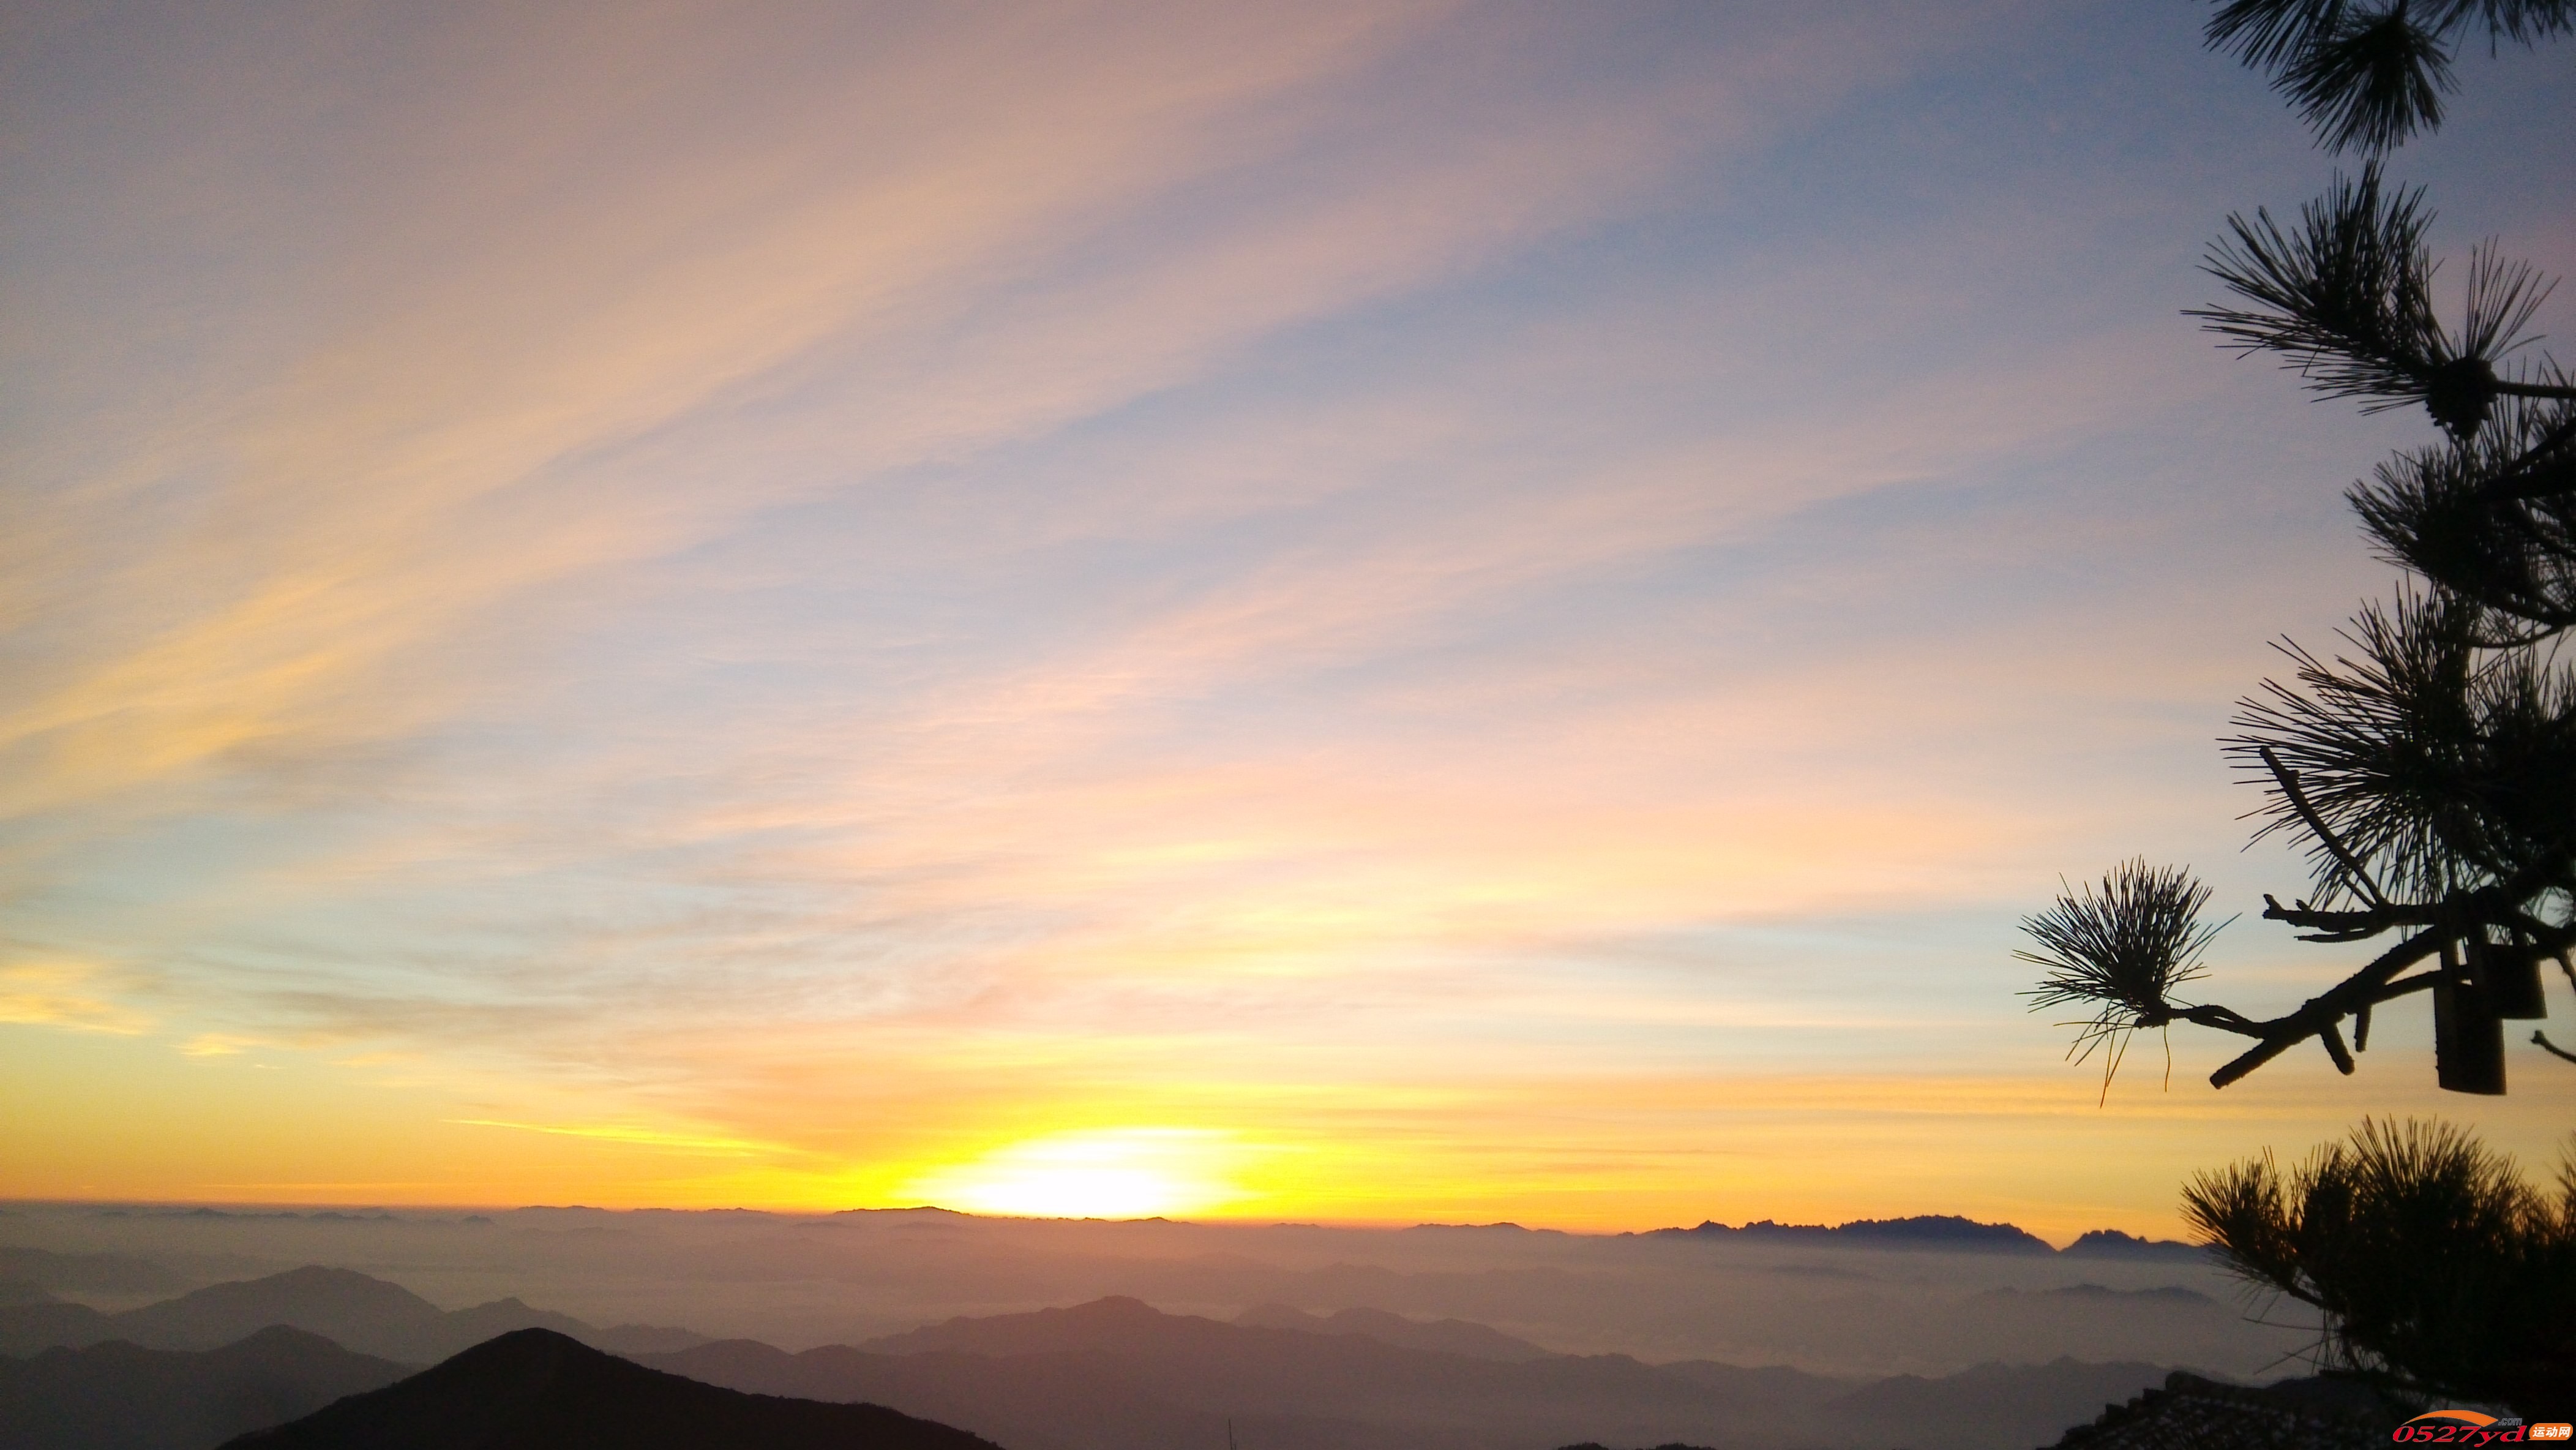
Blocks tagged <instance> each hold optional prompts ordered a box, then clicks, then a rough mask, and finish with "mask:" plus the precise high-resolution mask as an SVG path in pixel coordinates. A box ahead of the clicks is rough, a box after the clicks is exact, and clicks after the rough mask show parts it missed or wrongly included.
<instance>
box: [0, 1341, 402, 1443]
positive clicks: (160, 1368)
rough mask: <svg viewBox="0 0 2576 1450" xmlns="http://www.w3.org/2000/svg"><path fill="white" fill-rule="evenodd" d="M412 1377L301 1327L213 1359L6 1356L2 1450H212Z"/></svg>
mask: <svg viewBox="0 0 2576 1450" xmlns="http://www.w3.org/2000/svg"><path fill="white" fill-rule="evenodd" d="M404 1373H406V1371H405V1368H404V1367H403V1366H401V1365H398V1364H393V1363H389V1362H387V1361H385V1360H381V1359H375V1358H371V1357H369V1356H367V1355H363V1354H352V1353H350V1352H349V1351H347V1350H345V1349H342V1348H341V1347H340V1346H338V1345H336V1344H333V1343H332V1342H331V1341H329V1340H327V1339H324V1338H322V1337H321V1336H319V1335H314V1334H307V1333H305V1332H304V1331H303V1330H300V1329H286V1328H274V1329H263V1330H261V1331H260V1332H259V1333H257V1334H254V1335H252V1336H251V1337H250V1338H248V1339H245V1340H242V1341H241V1342H240V1343H238V1344H231V1345H226V1346H225V1347H223V1348H221V1349H216V1350H210V1351H207V1352H205V1353H201V1354H200V1353H190V1352H187V1351H183V1350H167V1349H144V1348H141V1347H139V1346H136V1345H132V1344H100V1345H94V1346H92V1347H90V1348H87V1349H49V1350H46V1351H45V1352H44V1353H42V1354H39V1355H36V1356H35V1357H33V1358H31V1359H23V1360H22V1359H0V1450H203V1447H205V1446H209V1445H214V1444H217V1443H219V1442H221V1441H223V1440H226V1439H229V1438H231V1437H233V1436H235V1435H239V1434H242V1433H243V1432H245V1431H249V1430H258V1429H264V1428H266V1427H268V1426H271V1425H278V1424H283V1423H284V1422H286V1421H288V1420H293V1419H296V1418H299V1417H301V1416H304V1415H309V1414H311V1413H313V1412H314V1411H315V1410H318V1409H320V1408H322V1407H323V1406H324V1405H327V1404H329V1403H331V1402H332V1401H333V1400H336V1399H339V1398H340V1397H341V1396H343V1395H353V1394H357V1393H359V1392H361V1391H363V1390H372V1389H375V1388H378V1387H379V1386H382V1385H388V1384H391V1383H393V1382H394V1381H395V1380H397V1379H400V1378H402V1376H403V1375H404Z"/></svg>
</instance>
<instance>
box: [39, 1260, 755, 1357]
mask: <svg viewBox="0 0 2576 1450" xmlns="http://www.w3.org/2000/svg"><path fill="white" fill-rule="evenodd" d="M272 1325H286V1326H289V1327H291V1328H295V1329H301V1330H304V1331H306V1332H307V1333H311V1334H318V1335H321V1336H322V1337H324V1338H326V1339H328V1340H330V1341H332V1342H333V1343H335V1344H338V1345H341V1346H343V1347H345V1348H348V1349H353V1350H356V1351H358V1352H359V1353H362V1354H370V1355H375V1356H377V1357H379V1358H383V1359H389V1360H396V1361H400V1362H403V1363H408V1364H434V1363H436V1362H438V1361H440V1360H443V1359H445V1358H447V1357H448V1356H450V1355H452V1354H455V1353H457V1352H458V1351H460V1350H463V1349H466V1348H469V1347H471V1346H473V1345H476V1344H480V1343H482V1342H483V1341H485V1340H487V1339H490V1338H492V1337H493V1336H495V1335H499V1334H506V1333H508V1332H510V1331H512V1330H516V1329H550V1330H553V1331H555V1332H556V1333H559V1334H563V1335H567V1336H569V1337H571V1338H574V1339H577V1340H581V1341H583V1342H584V1343H588V1344H592V1345H595V1346H597V1347H598V1348H601V1349H605V1350H609V1351H612V1352H616V1351H626V1350H633V1351H639V1352H641V1351H659V1350H672V1349H681V1348H686V1347H687V1346H688V1345H690V1344H696V1343H703V1342H704V1341H705V1336H704V1335H699V1334H692V1333H690V1332H689V1331H688V1330H685V1329H667V1328H659V1327H655V1326H650V1325H621V1326H618V1327H616V1328H613V1329H600V1328H597V1327H595V1326H593V1325H590V1324H586V1323H584V1322H582V1321H581V1320H578V1319H575V1318H573V1317H572V1316H571V1315H569V1314H557V1313H554V1312H552V1311H549V1310H544V1309H532V1308H530V1307H528V1306H527V1305H526V1304H523V1303H521V1302H519V1301H518V1300H517V1299H496V1300H494V1301H492V1302H491V1303H489V1304H477V1305H475V1306H473V1307H472V1308H468V1309H458V1310H453V1311H448V1310H442V1309H440V1308H439V1307H438V1306H437V1305H435V1304H432V1303H430V1302H429V1301H428V1300H426V1299H423V1298H421V1297H420V1296H419V1295H417V1294H414V1293H413V1292H411V1291H410V1290H409V1289H406V1288H403V1287H402V1286H401V1285H399V1284H391V1283H387V1282H386V1281H384V1280H382V1279H378V1278H373V1277H371V1276H369V1275H366V1274H361V1273H359V1272H357V1271H356V1270H354V1269H332V1268H324V1267H321V1266H319V1265H307V1266H305V1267H303V1268H300V1269H289V1270H287V1271H286V1272H285V1273H282V1274H271V1275H269V1276H267V1277H266V1278H260V1279H243V1280H236V1281H234V1282H231V1283H224V1284H210V1285H208V1286H207V1287H205V1288H202V1289H197V1290H192V1291H191V1292H189V1293H186V1294H182V1295H180V1296H179V1297H177V1298H175V1299H164V1300H162V1301H160V1302H159V1303H156V1304H146V1305H144V1306H143V1307H142V1308H139V1309H129V1310H126V1311H124V1312H123V1313H120V1314H103V1313H101V1312H99V1311H98V1310H96V1309H92V1308H90V1307H89V1306H87V1305H85V1304H65V1303H46V1302H37V1303H20V1304H9V1305H0V1354H32V1353H35V1352H36V1351H39V1350H44V1349H53V1348H65V1349H77V1348H82V1347H84V1346H88V1345H93V1344H103V1343H106V1342H108V1341H110V1340H123V1341H125V1342H127V1343H131V1344H136V1345H140V1346H143V1347H144V1348H147V1349H174V1350H208V1349H215V1348H218V1347H220V1346H223V1345H227V1344H231V1343H234V1342H235V1341H238V1340H241V1339H244V1338H247V1337H249V1336H250V1335H252V1334H254V1333H257V1332H258V1331H260V1330H262V1329H266V1328H269V1327H270V1326H272Z"/></svg>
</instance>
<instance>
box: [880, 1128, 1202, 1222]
mask: <svg viewBox="0 0 2576 1450" xmlns="http://www.w3.org/2000/svg"><path fill="white" fill-rule="evenodd" d="M1231 1149H1232V1145H1231V1144H1230V1143H1229V1142H1228V1141H1227V1139H1226V1137H1225V1135H1223V1134H1219V1133H1210V1132H1205V1131H1201V1130H1196V1129H1189V1128H1118V1129H1110V1130H1106V1131H1099V1132H1082V1133H1059V1134H1056V1135H1054V1136H1051V1137H1045V1138H1031V1139H1027V1140H1025V1141H1023V1142H1018V1143H1013V1144H1011V1145H1009V1146H1008V1147H1004V1148H1000V1149H996V1150H995V1151H993V1152H991V1153H988V1154H986V1155H984V1156H983V1157H981V1158H978V1159H976V1160H974V1161H973V1162H969V1163H960V1164H955V1165H951V1166H948V1167H943V1168H935V1169H932V1170H931V1171H930V1172H928V1173H925V1174H923V1175H921V1176H920V1177H918V1178H915V1179H913V1180H912V1181H911V1182H910V1183H909V1184H907V1185H906V1186H905V1190H904V1191H905V1195H906V1196H907V1197H912V1198H918V1199H919V1200H921V1201H922V1202H925V1203H932V1204H936V1205H938V1206H939V1207H942V1208H954V1209H962V1210H965V1211H967V1212H971V1213H990V1214H1004V1215H1009V1216H1012V1217H1018V1218H1152V1217H1155V1216H1157V1215H1161V1214H1178V1213H1198V1212H1203V1211H1205V1210H1207V1209H1210V1208H1213V1207H1216V1206H1218V1205H1219V1204H1222V1203H1224V1202H1225V1201H1227V1200H1228V1199H1231V1198H1235V1197H1238V1196H1240V1195H1239V1192H1238V1190H1237V1189H1236V1188H1235V1186H1234V1185H1233V1184H1232V1183H1230V1182H1228V1181H1227V1180H1226V1178H1225V1176H1224V1163H1225V1161H1226V1159H1227V1158H1229V1157H1230V1156H1231Z"/></svg>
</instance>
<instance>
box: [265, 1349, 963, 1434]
mask: <svg viewBox="0 0 2576 1450" xmlns="http://www.w3.org/2000/svg"><path fill="white" fill-rule="evenodd" d="M734 1447H744V1450H751V1447H757V1450H997V1447H995V1446H994V1445H993V1444H992V1442H990V1441H988V1440H983V1439H979V1438H977V1437H976V1436H973V1435H969V1434H967V1433H966V1432H965V1431H962V1430H955V1429H951V1428H949V1427H948V1426H946V1425H940V1424H934V1423H932V1422H930V1421H928V1420H919V1419H915V1418H913V1417H912V1416H910V1415H905V1414H900V1413H898V1412H896V1411H893V1410H889V1409H887V1408H885V1407H884V1406H882V1405H847V1404H841V1405H834V1404H819V1403H817V1402H815V1401H812V1400H791V1399H780V1398H777V1397H774V1396H769V1395H756V1394H744V1393H742V1392H740V1391H736V1390H729V1389H722V1388H719V1387H717V1386H714V1385H709V1384H701V1383H699V1382H697V1381H695V1380H689V1379H683V1378H681V1377H680V1376H678V1375H675V1374H665V1373H662V1372H660V1371H658V1370H652V1369H647V1368H645V1367H644V1366H642V1365H639V1364H634V1363H632V1362H629V1361H627V1360H623V1359H619V1358H617V1357H616V1356H614V1355H609V1354H603V1353H601V1352H600V1351H598V1350H595V1349H592V1348H590V1347H589V1346H588V1345H585V1344H583V1343H581V1342H580V1341H578V1340H575V1339H571V1338H568V1337H566V1336H564V1335H561V1334H557V1333H555V1332H553V1331H552V1330H546V1329H521V1330H517V1331H514V1332H512V1333H509V1334H504V1335H502V1336H501V1337H499V1338H498V1339H493V1340H489V1341H487V1342H485V1343H482V1344H478V1345H476V1346H474V1347H473V1348H472V1349H469V1350H466V1351H465V1352H464V1353H462V1354H459V1355H457V1356H455V1357H454V1358H452V1359H449V1360H447V1361H446V1362H445V1363H443V1364H440V1365H438V1366H437V1367H436V1368H434V1369H427V1370H423V1371H422V1372H420V1373H419V1374H416V1375H413V1376H411V1377H410V1378H409V1379H405V1380H401V1381H399V1382H397V1383H395V1384H391V1385H387V1386H385V1387H384V1388H382V1389H378V1390H371V1391H369V1392H367V1393H365V1394H360V1395H353V1396H351V1397H349V1398H347V1399H344V1400H341V1401H339V1402H338V1403H336V1404H333V1405H330V1406H328V1407H327V1408H325V1409H322V1410H320V1411H318V1412H316V1413H314V1414H311V1415H307V1416H305V1417H304V1418H303V1419H300V1420H297V1421H295V1422H293V1423H291V1424H286V1425H280V1426H278V1427H277V1428H275V1429H270V1430H260V1431H254V1432H252V1433H251V1434H248V1435H243V1436H240V1437H239V1438H236V1439H233V1440H229V1441H226V1442H225V1445H224V1450H734Z"/></svg>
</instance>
